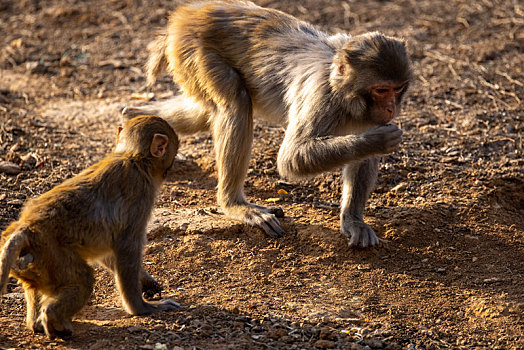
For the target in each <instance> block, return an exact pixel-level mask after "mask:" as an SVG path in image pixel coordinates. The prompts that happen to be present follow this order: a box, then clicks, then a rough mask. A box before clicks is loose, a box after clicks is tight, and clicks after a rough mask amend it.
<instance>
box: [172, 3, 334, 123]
mask: <svg viewBox="0 0 524 350" xmlns="http://www.w3.org/2000/svg"><path fill="white" fill-rule="evenodd" d="M166 34H167V35H166V45H165V55H166V58H167V62H168V69H169V71H170V73H171V74H172V75H173V79H174V81H175V82H176V83H178V84H179V85H180V87H181V88H182V90H183V91H184V92H185V93H186V94H188V95H191V96H192V97H194V98H197V99H198V100H200V101H201V102H204V103H208V105H211V106H216V105H220V104H222V103H227V101H230V100H231V98H230V97H231V96H229V95H230V94H234V93H237V91H238V88H237V89H235V86H227V88H226V85H225V84H224V81H225V80H227V79H224V71H228V70H230V71H229V72H230V75H238V76H239V77H240V80H241V84H242V86H241V87H242V88H245V89H246V90H247V91H248V93H249V95H250V96H251V99H252V101H253V103H254V107H255V109H256V110H259V111H260V112H262V113H263V114H269V115H270V118H271V116H273V115H276V118H277V119H281V118H282V116H283V115H285V114H287V113H286V111H287V108H288V105H289V103H286V94H287V93H288V89H289V87H291V89H294V88H295V87H294V85H293V82H290V81H289V80H293V79H295V80H296V78H295V77H300V79H299V80H302V82H297V83H299V85H301V84H302V85H303V84H304V81H303V80H306V79H307V75H308V74H309V72H311V74H325V72H328V71H329V66H330V64H331V59H332V56H333V53H334V50H335V48H334V46H333V43H332V42H331V41H330V37H329V36H328V35H327V34H325V33H323V32H321V31H319V30H317V29H316V28H314V27H313V26H312V25H310V24H308V23H306V22H303V21H300V20H298V19H296V18H294V17H293V16H290V15H288V14H285V13H283V12H280V11H278V10H274V9H265V8H261V7H259V6H257V5H255V4H253V3H250V2H204V3H195V4H189V5H186V6H181V7H179V8H177V10H176V11H175V12H173V13H172V14H171V16H170V19H169V24H168V29H167V33H166ZM226 78H228V77H226ZM227 81H229V80H227ZM295 85H296V84H295ZM235 90H237V91H235ZM292 94H295V91H293V92H292ZM294 96H296V95H294ZM275 101H280V102H281V103H280V104H279V105H275ZM271 119H275V118H271Z"/></svg>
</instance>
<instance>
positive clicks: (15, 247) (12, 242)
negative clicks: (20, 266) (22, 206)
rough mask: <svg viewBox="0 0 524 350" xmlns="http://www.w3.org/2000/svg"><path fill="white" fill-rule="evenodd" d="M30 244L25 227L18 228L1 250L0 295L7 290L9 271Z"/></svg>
mask: <svg viewBox="0 0 524 350" xmlns="http://www.w3.org/2000/svg"><path fill="white" fill-rule="evenodd" d="M28 245H29V240H28V238H27V234H26V231H25V230H24V229H23V228H19V229H17V230H16V231H15V232H13V234H11V236H10V237H9V239H8V240H7V242H5V244H4V246H3V247H2V248H1V249H2V250H1V252H0V296H1V295H2V294H3V293H4V292H5V290H6V288H7V280H8V278H9V271H10V270H11V267H12V266H13V264H14V262H15V260H16V259H17V258H18V256H19V255H20V252H21V251H22V249H23V248H24V247H26V246H28Z"/></svg>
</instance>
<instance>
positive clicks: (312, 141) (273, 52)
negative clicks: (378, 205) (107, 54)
mask: <svg viewBox="0 0 524 350" xmlns="http://www.w3.org/2000/svg"><path fill="white" fill-rule="evenodd" d="M149 50H150V58H149V61H148V63H147V74H148V81H149V83H153V82H154V81H155V78H156V77H157V76H158V75H159V74H160V73H161V72H162V71H163V70H167V71H168V72H169V73H170V74H171V75H172V76H173V80H174V81H175V83H177V84H178V85H179V86H180V88H181V90H182V94H181V95H178V96H176V97H174V98H173V99H170V100H167V101H163V102H158V103H153V104H150V105H146V106H141V107H126V108H124V110H123V114H124V115H125V116H128V117H133V116H135V115H139V114H154V115H158V116H160V117H162V118H164V119H166V120H167V121H168V122H169V124H170V125H171V126H172V127H173V128H174V129H175V130H176V131H177V133H183V134H184V133H193V132H196V131H200V130H206V129H210V130H211V132H212V134H213V139H214V145H215V152H216V157H217V168H218V194H217V199H218V203H219V204H220V205H221V206H222V207H223V209H224V211H225V213H226V214H227V215H228V216H229V217H231V218H234V219H238V220H241V221H243V222H245V223H248V224H251V225H257V226H259V227H261V228H262V229H263V230H264V231H265V232H266V233H267V234H268V235H270V236H272V237H278V236H280V235H281V234H283V233H284V231H283V230H282V228H281V227H280V224H279V222H278V219H277V218H276V216H275V215H274V214H275V212H274V211H273V210H272V209H269V208H264V207H260V206H258V205H253V204H250V203H249V202H248V201H247V200H246V198H245V197H244V193H243V183H244V178H245V176H246V173H247V169H248V162H249V157H250V149H251V143H252V139H253V114H256V115H258V116H260V117H263V118H265V119H267V120H269V121H274V122H278V123H281V124H284V125H287V129H286V133H285V137H284V141H283V143H282V146H281V147H280V151H279V154H278V165H277V166H278V170H279V172H280V174H281V175H282V176H284V177H287V178H292V179H293V178H299V177H303V176H311V175H315V174H319V173H322V172H325V171H330V170H333V169H336V168H339V167H343V168H344V169H343V198H342V205H341V215H340V216H341V229H342V233H344V234H345V235H347V236H349V237H350V241H349V245H350V246H354V247H357V246H360V247H368V246H373V245H376V244H378V243H379V240H378V238H377V236H376V234H375V232H374V231H373V230H372V229H371V227H369V226H368V225H367V224H365V223H364V221H363V218H362V215H363V210H364V206H365V203H366V201H367V199H368V197H369V194H370V192H371V191H372V189H373V187H374V183H375V180H376V177H377V168H378V159H377V156H380V155H382V154H387V153H390V152H393V151H394V150H395V149H396V148H397V147H398V145H399V143H400V141H401V136H402V131H401V130H400V129H398V128H397V127H396V126H395V125H392V124H388V123H389V122H390V121H391V120H392V119H393V118H394V117H395V116H396V115H398V113H399V111H400V106H401V102H402V99H403V97H404V94H405V92H406V90H407V88H408V85H409V83H410V80H411V77H412V72H411V67H410V60H409V58H408V55H407V53H406V48H405V44H404V42H403V41H402V40H399V39H395V38H392V37H388V36H385V35H382V34H380V33H377V32H373V33H367V34H363V35H358V36H350V35H347V34H336V35H327V34H325V33H323V32H321V31H319V30H318V29H316V28H315V27H313V26H312V25H310V24H308V23H305V22H302V21H300V20H298V19H296V18H294V17H292V16H290V15H287V14H285V13H282V12H280V11H277V10H273V9H265V8H262V7H259V6H257V5H255V4H253V3H250V2H231V1H215V2H199V3H192V4H188V5H185V6H181V7H178V9H177V10H176V11H174V12H173V13H171V16H170V18H169V23H168V26H167V29H166V30H165V31H164V32H163V33H161V34H160V35H159V36H158V38H157V39H156V41H154V42H153V43H152V44H151V45H150V47H149ZM280 212H281V210H280ZM277 213H278V212H277Z"/></svg>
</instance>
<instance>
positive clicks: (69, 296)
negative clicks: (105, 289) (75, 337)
mask: <svg viewBox="0 0 524 350" xmlns="http://www.w3.org/2000/svg"><path fill="white" fill-rule="evenodd" d="M59 253H61V254H59ZM56 257H57V258H58V259H61V260H62V261H61V262H58V261H55V267H56V268H57V270H55V272H54V274H55V277H56V278H57V280H58V281H59V285H58V286H57V287H56V288H55V289H54V292H53V293H52V294H51V295H45V294H44V296H43V297H42V308H41V313H40V317H39V322H41V323H42V325H43V326H44V331H45V333H46V334H47V336H48V337H49V338H51V339H54V338H55V337H59V338H62V339H69V338H70V337H71V335H72V332H73V327H72V319H73V316H74V315H75V314H76V313H77V312H78V311H79V310H80V309H81V308H82V307H83V306H84V305H85V304H86V303H87V301H88V300H89V297H90V296H91V292H92V290H93V286H94V282H95V279H94V273H93V269H92V268H91V267H90V266H89V265H88V264H87V263H86V262H85V261H84V260H83V259H82V258H80V257H79V256H77V255H76V254H75V253H73V252H70V251H68V252H64V250H62V252H60V250H57V252H56Z"/></svg>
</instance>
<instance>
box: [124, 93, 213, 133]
mask: <svg viewBox="0 0 524 350" xmlns="http://www.w3.org/2000/svg"><path fill="white" fill-rule="evenodd" d="M139 115H156V116H158V117H160V118H163V119H165V120H166V121H167V122H168V123H169V125H171V127H172V128H173V129H174V130H175V131H176V132H177V133H178V134H193V133H195V132H198V131H205V130H209V116H210V114H209V112H208V111H207V110H206V109H205V108H204V107H202V106H201V105H200V104H198V103H197V102H196V101H195V100H193V99H192V98H190V97H186V96H185V95H177V96H175V97H173V98H171V99H169V100H165V101H158V102H153V103H150V104H147V105H143V106H126V107H124V109H122V117H123V121H126V120H128V119H132V118H134V117H137V116H139Z"/></svg>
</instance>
